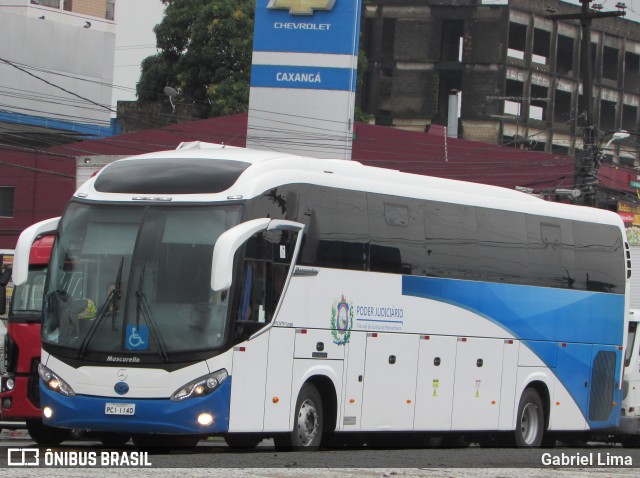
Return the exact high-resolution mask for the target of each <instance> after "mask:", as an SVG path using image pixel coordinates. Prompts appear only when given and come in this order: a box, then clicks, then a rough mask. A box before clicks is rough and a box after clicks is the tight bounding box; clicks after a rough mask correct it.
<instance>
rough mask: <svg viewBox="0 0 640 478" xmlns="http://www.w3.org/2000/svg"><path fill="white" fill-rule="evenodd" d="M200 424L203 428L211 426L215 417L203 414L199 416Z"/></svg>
mask: <svg viewBox="0 0 640 478" xmlns="http://www.w3.org/2000/svg"><path fill="white" fill-rule="evenodd" d="M198 423H199V424H200V425H202V426H203V427H206V426H209V425H211V424H212V423H213V415H211V414H210V413H201V414H200V415H198Z"/></svg>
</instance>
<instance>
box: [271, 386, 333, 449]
mask: <svg viewBox="0 0 640 478" xmlns="http://www.w3.org/2000/svg"><path fill="white" fill-rule="evenodd" d="M323 426H324V423H323V413H322V398H321V397H320V393H318V389H317V388H316V387H315V386H314V385H313V384H311V383H306V384H305V385H304V386H303V387H302V389H301V390H300V394H299V395H298V400H297V401H296V409H295V416H294V423H293V430H292V431H291V432H290V433H287V434H284V435H278V436H276V437H274V442H275V445H276V448H292V449H294V450H315V449H317V448H318V447H319V446H320V442H321V441H322V427H323Z"/></svg>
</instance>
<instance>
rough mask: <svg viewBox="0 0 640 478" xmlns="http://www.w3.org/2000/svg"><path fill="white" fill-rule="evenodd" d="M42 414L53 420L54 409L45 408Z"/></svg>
mask: <svg viewBox="0 0 640 478" xmlns="http://www.w3.org/2000/svg"><path fill="white" fill-rule="evenodd" d="M42 414H43V415H44V417H45V418H51V417H52V416H53V409H52V408H51V407H44V408H43V409H42Z"/></svg>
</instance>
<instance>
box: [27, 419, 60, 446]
mask: <svg viewBox="0 0 640 478" xmlns="http://www.w3.org/2000/svg"><path fill="white" fill-rule="evenodd" d="M27 431H28V432H29V435H30V436H31V438H32V439H33V441H35V442H36V443H37V444H38V445H43V446H57V445H59V444H60V443H62V442H63V441H65V440H68V439H69V438H71V430H68V429H66V428H55V427H50V426H49V425H45V424H44V423H42V420H41V419H39V418H31V419H28V420H27Z"/></svg>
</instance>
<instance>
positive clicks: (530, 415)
mask: <svg viewBox="0 0 640 478" xmlns="http://www.w3.org/2000/svg"><path fill="white" fill-rule="evenodd" d="M516 418H517V422H516V429H515V444H516V446H517V447H530V448H537V447H539V446H540V445H541V444H542V438H543V435H544V409H543V408H542V400H540V395H538V392H536V391H535V390H534V389H533V388H527V389H525V391H524V392H523V393H522V397H520V404H519V405H518V415H517V417H516Z"/></svg>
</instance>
